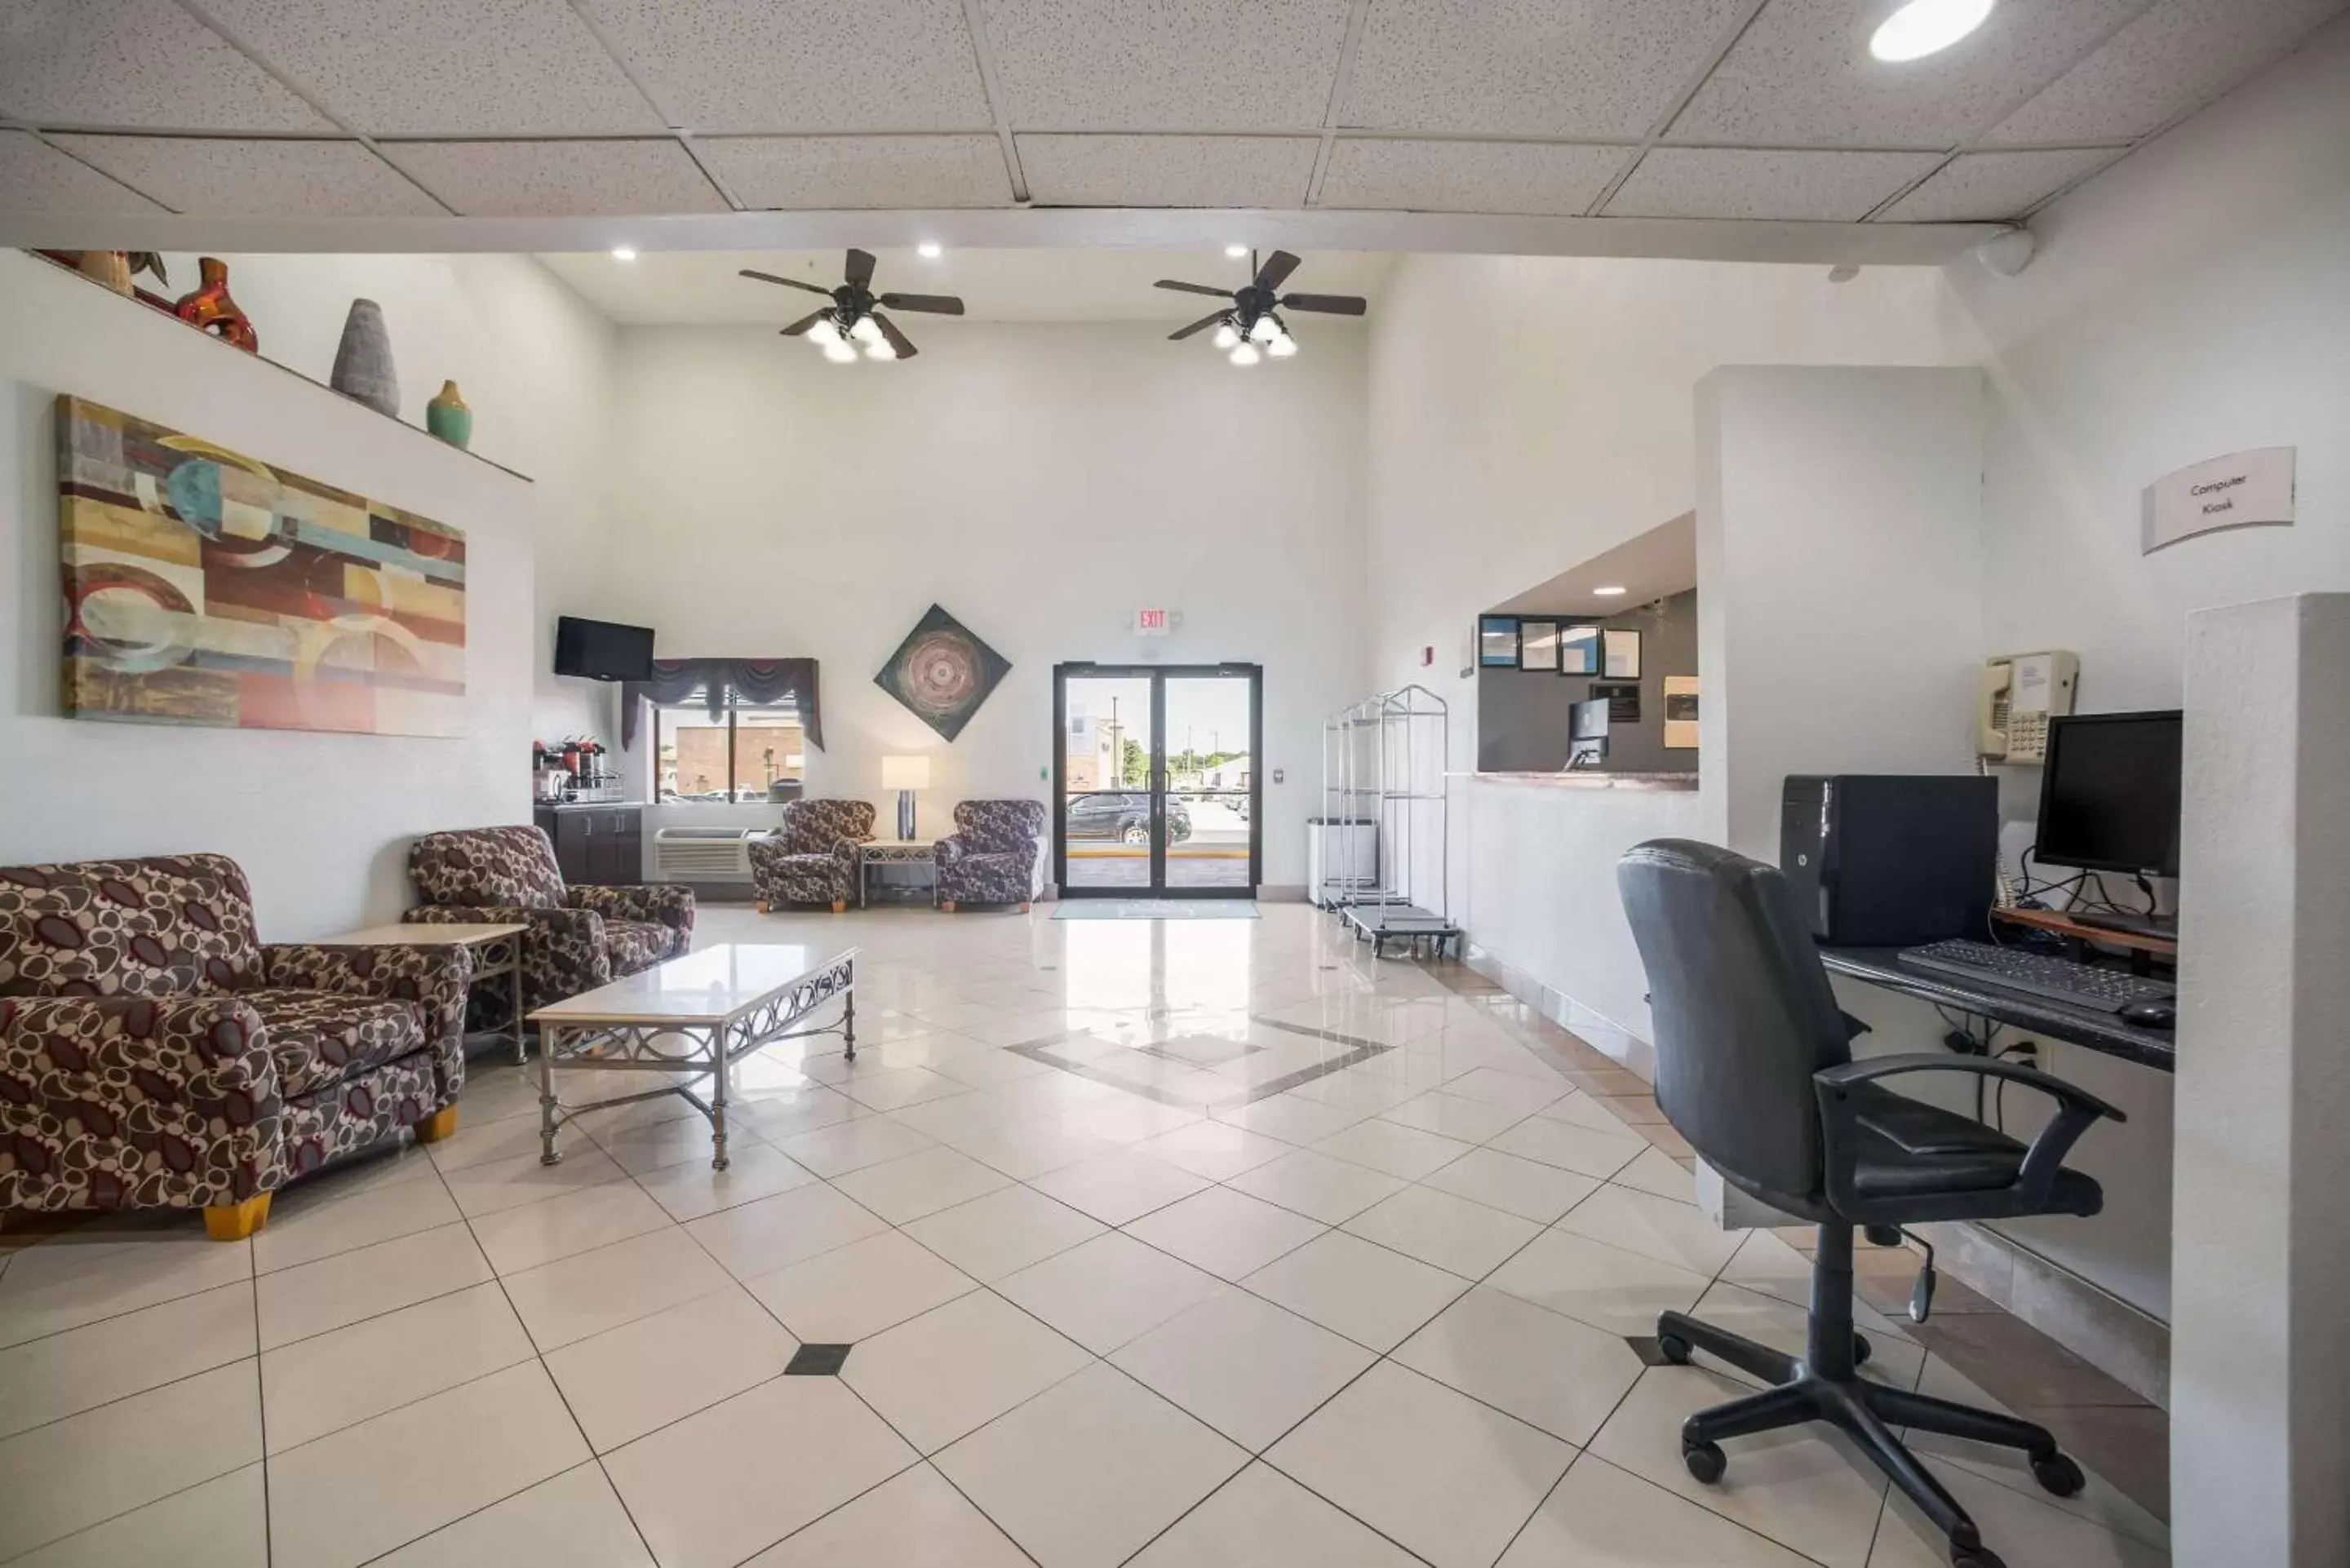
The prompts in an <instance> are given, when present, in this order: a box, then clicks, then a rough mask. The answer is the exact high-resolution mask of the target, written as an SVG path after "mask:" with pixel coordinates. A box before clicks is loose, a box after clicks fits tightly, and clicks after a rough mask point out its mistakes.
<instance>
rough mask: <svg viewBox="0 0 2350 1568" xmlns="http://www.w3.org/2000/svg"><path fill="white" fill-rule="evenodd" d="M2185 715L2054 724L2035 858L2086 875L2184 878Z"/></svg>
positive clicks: (2114, 716) (2090, 717)
mask: <svg viewBox="0 0 2350 1568" xmlns="http://www.w3.org/2000/svg"><path fill="white" fill-rule="evenodd" d="M2179 732H2180V715H2179V714H2178V712H2177V711H2175V710H2174V711H2168V712H2158V713H2078V714H2074V715H2072V716H2071V717H2068V718H2059V719H2052V720H2051V721H2049V725H2048V761H2047V763H2045V764H2044V765H2043V768H2042V770H2041V774H2040V831H2039V843H2038V845H2037V846H2035V847H2034V848H2033V858H2034V859H2035V860H2038V861H2040V862H2041V863H2042V864H2043V865H2047V866H2070V867H2075V868H2077V869H2079V870H2083V871H2126V872H2130V873H2133V874H2144V875H2146V876H2149V877H2176V876H2178V772H2179V761H2178V754H2179Z"/></svg>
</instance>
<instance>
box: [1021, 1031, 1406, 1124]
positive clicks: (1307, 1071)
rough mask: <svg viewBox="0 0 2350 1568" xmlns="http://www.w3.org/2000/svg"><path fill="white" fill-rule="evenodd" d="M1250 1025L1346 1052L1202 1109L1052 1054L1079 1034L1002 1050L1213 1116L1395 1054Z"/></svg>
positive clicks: (1325, 1034) (1345, 1038) (1331, 1036)
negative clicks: (1329, 1044)
mask: <svg viewBox="0 0 2350 1568" xmlns="http://www.w3.org/2000/svg"><path fill="white" fill-rule="evenodd" d="M1249 1022H1250V1023H1260V1024H1263V1025H1264V1026H1265V1027H1266V1028H1268V1029H1284V1030H1287V1031H1288V1032H1289V1033H1292V1034H1306V1035H1311V1036H1312V1037H1313V1038H1315V1039H1316V1040H1328V1041H1331V1042H1333V1043H1334V1044H1340V1045H1344V1046H1347V1051H1346V1053H1345V1054H1342V1055H1337V1056H1333V1057H1331V1058H1330V1059H1328V1060H1327V1061H1323V1062H1316V1063H1315V1064H1313V1065H1312V1066H1310V1067H1300V1068H1299V1069H1298V1070H1297V1071H1296V1072H1295V1073H1287V1074H1284V1075H1282V1076H1280V1077H1278V1078H1274V1079H1271V1080H1268V1081H1267V1082H1265V1083H1262V1084H1259V1085H1256V1087H1254V1088H1253V1089H1236V1090H1235V1091H1234V1093H1233V1094H1232V1097H1231V1098H1230V1099H1225V1100H1218V1101H1216V1102H1215V1103H1214V1104H1213V1105H1210V1106H1202V1105H1201V1104H1200V1103H1199V1102H1197V1101H1196V1100H1186V1099H1179V1098H1177V1097H1176V1096H1172V1095H1169V1094H1166V1093H1164V1092H1162V1091H1160V1090H1159V1089H1157V1088H1155V1087H1153V1086H1151V1085H1148V1084H1138V1083H1134V1082H1132V1081H1131V1080H1129V1079H1126V1078H1121V1077H1119V1076H1118V1075H1117V1074H1115V1073H1106V1072H1103V1071H1102V1070H1101V1069H1100V1068H1098V1067H1096V1066H1095V1065H1093V1064H1091V1063H1089V1062H1076V1061H1071V1060H1070V1059H1069V1058H1067V1057H1066V1056H1063V1055H1060V1054H1057V1053H1055V1051H1054V1049H1053V1047H1054V1046H1055V1045H1057V1044H1061V1042H1063V1041H1065V1040H1067V1039H1070V1038H1071V1037H1072V1036H1073V1035H1074V1034H1076V1033H1083V1032H1082V1031H1064V1032H1062V1033H1058V1034H1048V1035H1046V1036H1045V1037H1044V1038H1043V1039H1041V1040H1031V1041H1028V1042H1026V1043H1025V1044H1019V1045H1010V1046H1006V1047H1005V1049H1006V1050H1008V1051H1010V1052H1012V1053H1013V1054H1015V1055H1020V1056H1025V1057H1027V1058H1028V1059H1029V1060H1030V1061H1032V1062H1041V1063H1043V1064H1045V1066H1047V1067H1057V1068H1059V1069H1060V1070H1061V1071H1062V1072H1064V1073H1067V1074H1069V1075H1071V1076H1073V1077H1078V1078H1087V1079H1091V1080H1092V1081H1093V1082H1095V1083H1097V1084H1107V1085H1109V1086H1110V1087H1111V1088H1114V1089H1123V1090H1125V1091H1126V1092H1127V1093H1128V1094H1129V1095H1140V1096H1142V1097H1143V1098H1144V1099H1146V1100H1156V1101H1157V1102H1158V1103H1159V1104H1160V1105H1162V1106H1176V1107H1177V1108H1179V1109H1181V1110H1187V1111H1216V1110H1222V1109H1225V1108H1226V1107H1228V1106H1245V1105H1253V1104H1255V1103H1256V1102H1257V1101H1259V1100H1263V1099H1270V1098H1271V1097H1272V1096H1274V1095H1279V1094H1284V1093H1286V1092H1288V1091H1289V1090H1291V1089H1294V1088H1295V1087H1297V1085H1300V1084H1310V1083H1312V1082H1313V1081H1314V1080H1315V1079H1316V1078H1322V1077H1327V1076H1328V1075H1330V1074H1332V1073H1339V1072H1344V1071H1345V1070H1346V1069H1347V1068H1348V1067H1351V1066H1353V1065H1355V1064H1357V1063H1358V1062H1367V1061H1369V1060H1370V1059H1371V1058H1372V1057H1374V1056H1383V1055H1385V1054H1387V1053H1388V1052H1389V1051H1392V1050H1394V1049H1395V1047H1394V1046H1392V1045H1382V1044H1378V1042H1377V1041H1375V1040H1358V1039H1357V1038H1355V1037H1354V1036H1353V1035H1351V1034H1339V1033H1335V1032H1333V1031H1331V1030H1327V1029H1309V1028H1307V1027H1306V1026H1305V1025H1304V1024H1302V1023H1282V1022H1280V1021H1279V1020H1277V1019H1272V1018H1258V1017H1256V1016H1254V1015H1253V1014H1252V1015H1251V1016H1250V1019H1249ZM1128 1049H1130V1050H1133V1051H1136V1052H1138V1053H1142V1054H1149V1055H1154V1056H1159V1057H1160V1058H1161V1059H1162V1060H1170V1061H1172V1060H1182V1058H1180V1057H1171V1056H1167V1055H1166V1054H1164V1053H1162V1052H1159V1051H1157V1050H1154V1049H1152V1048H1151V1047H1149V1046H1141V1045H1137V1046H1130V1047H1128ZM1249 1049H1250V1050H1262V1049H1263V1047H1262V1046H1251V1047H1250V1048H1249ZM1243 1054H1246V1053H1243Z"/></svg>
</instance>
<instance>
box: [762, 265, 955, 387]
mask: <svg viewBox="0 0 2350 1568" xmlns="http://www.w3.org/2000/svg"><path fill="white" fill-rule="evenodd" d="M874 265H875V258H874V255H873V253H872V252H871V251H860V250H854V249H852V250H851V251H850V252H849V253H848V258H847V268H846V272H845V275H844V277H843V279H842V281H841V285H840V286H839V287H838V288H826V287H824V286H821V285H819V284H813V283H807V282H804V281H803V280H801V279H799V278H796V277H778V276H776V275H775V274H774V273H771V272H758V271H755V270H754V269H753V268H750V267H747V266H746V267H744V268H743V269H742V271H743V276H744V277H748V278H755V279H757V280H758V281H759V282H761V283H773V284H780V285H782V286H784V287H785V288H796V289H802V290H804V291H806V293H809V294H820V295H823V296H825V297H826V298H827V299H829V300H831V301H832V303H831V304H830V305H829V306H825V307H823V308H822V309H818V310H814V311H810V312H809V313H808V314H807V315H806V316H803V317H800V318H799V319H798V320H797V321H795V322H793V323H792V324H791V325H790V326H789V327H785V328H784V329H783V335H784V336H785V337H805V338H806V339H807V340H808V341H809V342H810V343H813V344H815V345H816V347H817V348H819V349H821V350H823V352H824V357H825V358H827V359H829V360H831V361H832V362H833V363H834V364H836V365H854V364H855V363H857V358H858V353H857V351H858V348H863V349H864V350H865V358H868V359H910V358H913V357H914V356H915V355H916V354H919V353H920V352H921V350H920V349H919V348H915V347H914V344H913V340H912V339H911V338H910V337H907V336H906V335H905V334H904V333H903V332H900V331H899V330H898V324H897V323H896V322H894V321H892V320H890V319H889V317H886V316H884V315H882V314H881V310H880V308H879V307H881V306H888V307H889V309H891V310H912V311H919V312H921V313H924V314H926V315H931V316H961V315H962V300H961V299H959V298H957V297H956V296H953V295H951V294H894V293H893V294H876V293H874V292H873V268H874Z"/></svg>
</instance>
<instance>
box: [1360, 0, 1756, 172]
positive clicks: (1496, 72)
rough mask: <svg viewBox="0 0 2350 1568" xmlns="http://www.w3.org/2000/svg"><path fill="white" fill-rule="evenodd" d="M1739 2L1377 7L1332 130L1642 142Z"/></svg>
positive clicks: (1506, 0) (1427, 0)
mask: <svg viewBox="0 0 2350 1568" xmlns="http://www.w3.org/2000/svg"><path fill="white" fill-rule="evenodd" d="M1748 9H1749V0H1607V3H1605V4H1590V3H1585V4H1579V5H1560V4H1558V0H1479V3H1478V4H1475V5H1467V4H1463V3H1461V0H1377V3H1376V4H1374V5H1372V6H1371V8H1370V12H1369V15H1368V16H1367V17H1366V18H1365V19H1364V23H1363V37H1362V43H1361V46H1360V47H1359V48H1358V49H1357V53H1356V56H1355V69H1354V74H1353V76H1352V77H1351V78H1349V83H1348V87H1347V100H1346V102H1345V103H1344V104H1343V105H1341V106H1340V109H1339V121H1338V122H1339V123H1340V124H1341V125H1359V126H1373V127H1378V128H1379V129H1382V130H1478V131H1486V132H1489V133H1491V134H1493V135H1499V136H1513V135H1514V136H1582V137H1593V138H1599V137H1640V136H1645V135H1647V134H1648V130H1649V129H1650V128H1651V127H1652V126H1653V125H1655V123H1656V121H1657V119H1658V118H1659V116H1661V115H1663V114H1665V113H1667V112H1668V111H1669V110H1670V109H1671V108H1672V107H1673V103H1674V100H1675V99H1678V98H1679V96H1680V94H1681V92H1682V91H1683V90H1684V89H1685V88H1687V87H1688V86H1689V84H1690V79H1691V78H1693V77H1695V76H1696V75H1697V73H1698V72H1699V71H1700V70H1702V69H1704V68H1705V63H1706V61H1707V60H1709V59H1711V58H1712V57H1713V52H1714V51H1715V50H1716V49H1718V48H1720V47H1721V45H1722V43H1723V41H1724V40H1725V39H1726V38H1727V37H1728V36H1729V34H1730V30H1731V28H1733V27H1735V26H1737V25H1738V23H1739V22H1740V20H1742V18H1743V17H1744V16H1745V15H1746V12H1747V10H1748Z"/></svg>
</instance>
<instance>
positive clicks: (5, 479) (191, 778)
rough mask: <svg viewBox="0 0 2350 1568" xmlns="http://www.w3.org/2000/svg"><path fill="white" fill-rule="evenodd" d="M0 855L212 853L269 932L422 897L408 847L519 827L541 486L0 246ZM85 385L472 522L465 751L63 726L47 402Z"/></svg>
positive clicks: (441, 744)
mask: <svg viewBox="0 0 2350 1568" xmlns="http://www.w3.org/2000/svg"><path fill="white" fill-rule="evenodd" d="M0 391H5V400H6V404H5V407H6V426H5V431H0V605H5V606H6V607H7V612H6V628H7V629H6V632H5V637H0V692H5V701H0V759H5V763H0V863H7V864H16V863H21V862H27V861H47V860H73V859H88V858H95V857H113V856H124V855H152V854H164V853H171V852H175V851H188V850H218V851H221V852H223V853H225V854H228V855H230V856H233V857H235V858H236V859H237V860H238V861H239V862H240V863H241V864H242V865H243V866H244V868H245V870H246V871H247V873H248V874H249V875H250V876H251V877H252V878H253V882H254V895H255V902H256V905H257V907H258V911H259V915H260V919H261V930H262V935H263V936H264V937H265V939H269V940H284V939H298V938H303V937H311V936H320V935H325V934H328V933H329V932H331V931H333V930H336V929H348V928H349V927H351V926H353V925H358V924H361V923H365V922H368V921H370V920H377V919H390V918H391V917H392V916H393V915H394V914H395V913H396V912H397V911H398V910H399V909H401V908H403V907H405V906H406V905H407V904H409V903H411V902H412V901H413V900H412V898H411V895H410V892H409V888H408V881H407V876H406V872H405V856H406V852H407V846H408V841H409V839H410V838H411V836H414V835H416V834H418V833H421V832H425V831H428V830H430V829H432V828H436V827H447V826H469V825H473V824H481V823H497V822H516V821H524V820H527V817H528V811H529V783H528V777H527V772H526V769H525V764H524V761H523V754H522V751H523V742H524V740H525V738H526V737H527V734H528V730H527V725H528V721H529V712H530V700H531V678H530V668H531V651H530V636H529V629H528V628H529V624H530V622H529V612H530V606H531V602H532V581H531V578H532V554H533V540H532V535H533V529H534V510H535V507H534V502H533V499H532V494H531V486H530V485H529V484H528V483H525V482H524V481H522V480H519V479H516V478H515V477H513V476H512V475H509V474H506V473H504V472H500V471H499V470H497V469H495V468H493V467H490V466H489V465H487V464H484V463H482V462H476V461H475V460H473V458H470V457H467V456H465V455H463V454H462V453H460V452H452V451H451V450H449V449H448V448H446V447H443V446H442V445H441V444H440V443H438V442H436V441H432V440H431V439H430V438H428V437H426V436H424V435H423V434H421V433H420V432H418V431H406V430H401V429H399V428H397V427H395V426H393V425H391V424H389V423H387V422H386V421H384V420H382V419H381V418H380V417H378V416H377V415H375V414H373V413H371V412H369V411H368V410H365V409H362V408H359V406H357V405H356V404H353V403H350V402H348V401H347V400H343V399H340V398H338V397H335V396H334V395H332V394H331V393H328V392H327V391H325V390H322V389H319V388H317V387H315V386H312V385H310V384H309V383H308V382H307V381H304V380H301V379H298V378H296V377H294V376H289V375H287V374H286V372H285V371H283V370H280V369H276V368H275V367H273V366H270V365H266V364H263V363H261V362H259V361H257V360H255V359H253V358H249V357H247V356H245V355H244V354H241V353H238V352H236V351H235V350H234V349H230V348H224V347H223V346H222V345H220V344H218V343H213V342H208V341H206V340H204V339H203V337H200V336H199V335H198V334H196V333H195V332H193V331H192V330H190V329H189V328H187V327H182V325H180V324H179V323H178V322H176V321H172V320H171V319H169V318H168V317H163V316H161V315H159V314H158V313H156V312H153V311H151V310H148V309H146V308H143V307H141V306H136V305H133V304H130V303H129V302H127V301H125V300H122V299H120V298H119V297H116V296H110V295H109V294H107V293H106V292H105V291H104V290H103V289H100V288H99V287H97V286H93V285H91V284H89V283H88V282H86V281H84V280H82V279H79V278H77V277H74V276H72V275H68V274H66V273H63V272H61V271H59V270H58V269H57V268H56V267H53V266H51V265H49V264H47V263H46V262H43V261H40V260H37V259H36V258H34V257H31V256H27V255H25V254H19V253H15V252H10V253H5V254H0ZM61 392H72V393H75V394H78V395H79V396H82V397H86V398H89V399H91V400H95V401H98V402H100V403H104V404H106V405H108V406H109V407H112V408H116V409H120V410H123V411H125V412H127V413H131V414H136V415H138V416H140V418H143V419H148V420H152V421H156V422H158V423H161V424H164V425H168V426H170V427H172V428H173V429H176V430H180V431H186V432H188V433H190V434H192V435H200V436H202V437H203V438H204V439H206V440H208V441H217V442H219V443H221V444H222V445H224V446H226V447H228V448H230V449H231V450H233V451H237V452H244V453H245V454H247V455H249V456H252V457H255V458H259V459H261V460H262V461H264V462H271V463H276V464H282V465H283V466H285V467H286V468H289V469H292V470H293V471H295V472H298V473H301V474H304V475H306V476H307V477H309V478H312V479H316V480H319V481H322V482H324V483H329V484H334V485H337V486H340V487H342V488H345V489H348V490H352V491H356V492H358V493H360V494H363V495H368V496H372V497H380V498H381V499H382V500H384V501H387V502H389V503H390V504H394V505H397V506H400V507H402V508H405V509H407V510H409V511H412V512H416V513H420V514H422V515H424V516H427V517H431V518H433V519H435V520H436V521H439V522H442V523H447V524H452V525H454V526H456V527H459V528H462V529H463V530H464V532H465V535H466V545H467V584H466V603H467V616H466V620H467V627H466V701H465V711H466V722H467V732H466V734H465V735H464V737H463V739H457V740H423V739H413V738H402V737H390V736H374V735H329V734H307V733H298V732H266V731H240V730H216V729H201V728H194V727H183V726H178V725H163V724H126V723H107V722H98V721H92V720H84V719H67V718H63V717H61V716H59V713H58V695H57V681H58V674H57V672H58V659H59V651H58V650H59V647H60V632H59V626H58V605H59V594H58V590H57V581H58V576H57V574H58V562H57V472H56V460H55V448H56V434H55V425H54V412H53V406H54V403H55V400H56V398H57V394H59V393H61Z"/></svg>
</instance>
